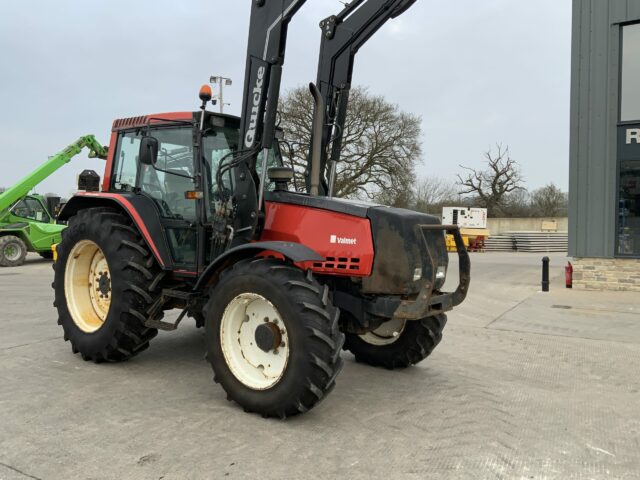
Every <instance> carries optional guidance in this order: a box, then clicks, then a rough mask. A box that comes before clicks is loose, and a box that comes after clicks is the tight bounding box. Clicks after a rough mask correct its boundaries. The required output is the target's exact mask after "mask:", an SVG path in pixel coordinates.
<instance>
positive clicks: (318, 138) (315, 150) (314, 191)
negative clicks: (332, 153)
mask: <svg viewBox="0 0 640 480" xmlns="http://www.w3.org/2000/svg"><path fill="white" fill-rule="evenodd" d="M309 90H310V91H311V95H313V101H314V104H315V109H314V111H315V116H314V117H313V126H312V129H311V130H312V132H313V144H312V146H311V175H310V178H309V186H310V187H309V194H310V195H311V196H312V197H317V196H318V194H319V190H320V164H321V160H322V131H323V129H324V114H325V105H324V99H323V98H322V94H321V93H320V90H319V89H318V87H317V86H316V85H315V84H314V83H310V84H309Z"/></svg>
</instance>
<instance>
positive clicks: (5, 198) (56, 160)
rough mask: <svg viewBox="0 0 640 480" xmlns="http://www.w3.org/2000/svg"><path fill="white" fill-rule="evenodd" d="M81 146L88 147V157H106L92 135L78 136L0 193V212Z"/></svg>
mask: <svg viewBox="0 0 640 480" xmlns="http://www.w3.org/2000/svg"><path fill="white" fill-rule="evenodd" d="M83 148H88V149H89V157H90V158H101V159H103V160H104V159H106V158H107V148H105V147H103V146H102V145H100V143H99V142H98V141H97V140H96V138H95V137H94V136H93V135H85V136H84V137H80V138H79V139H78V140H76V141H75V142H74V143H72V144H71V145H69V146H68V147H67V148H65V149H64V150H62V151H61V152H58V153H56V154H55V155H54V156H53V157H51V158H49V159H48V160H47V161H46V162H44V163H43V164H42V165H40V166H39V167H38V168H36V169H35V170H33V171H32V172H31V173H29V174H28V175H27V176H26V177H24V178H23V179H22V180H20V181H19V182H17V183H16V184H15V185H13V186H11V187H10V188H8V189H7V190H5V191H4V192H3V193H2V194H0V212H3V211H5V210H7V209H9V208H10V207H11V206H12V205H13V204H14V203H16V202H17V201H18V200H20V199H21V198H23V197H24V196H26V195H27V194H28V193H29V192H30V191H31V190H33V189H34V188H35V187H36V186H37V185H38V184H39V183H41V182H43V181H44V180H45V179H47V178H48V177H49V176H51V175H52V174H53V173H54V172H56V171H57V170H58V169H60V168H61V167H62V166H64V165H65V164H67V163H69V162H70V161H71V159H72V158H73V157H75V156H76V155H78V154H79V153H80V152H81V151H82V149H83Z"/></svg>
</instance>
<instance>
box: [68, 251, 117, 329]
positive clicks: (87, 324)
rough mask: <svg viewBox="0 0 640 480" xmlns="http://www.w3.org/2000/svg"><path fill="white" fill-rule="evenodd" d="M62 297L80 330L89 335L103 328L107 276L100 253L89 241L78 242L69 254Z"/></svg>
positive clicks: (108, 284) (107, 300) (108, 298)
mask: <svg viewBox="0 0 640 480" xmlns="http://www.w3.org/2000/svg"><path fill="white" fill-rule="evenodd" d="M64 294H65V298H66V300H67V308H68V310H69V314H70V315H71V318H72V320H73V322H74V323H75V324H76V326H77V327H78V328H79V329H80V330H82V331H83V332H85V333H93V332H96V331H98V330H99V329H100V328H101V327H102V325H104V322H105V320H106V319H107V315H108V314H109V307H110V306H111V272H110V271H109V264H108V263H107V259H106V258H105V256H104V253H103V252H102V250H101V249H100V247H98V245H96V244H95V243H94V242H92V241H91V240H82V241H80V242H78V243H77V244H76V245H75V246H74V247H73V249H72V250H71V253H69V257H68V258H67V265H66V268H65V272H64Z"/></svg>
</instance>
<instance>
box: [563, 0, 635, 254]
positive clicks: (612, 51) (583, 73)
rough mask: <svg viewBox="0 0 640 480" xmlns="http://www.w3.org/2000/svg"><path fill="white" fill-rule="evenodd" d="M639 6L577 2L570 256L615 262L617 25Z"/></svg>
mask: <svg viewBox="0 0 640 480" xmlns="http://www.w3.org/2000/svg"><path fill="white" fill-rule="evenodd" d="M638 19H640V0H573V38H572V60H571V61H572V76H571V144H570V166H569V170H570V175H569V254H570V255H571V256H575V257H595V258H603V257H604V258H606V257H609V258H611V257H613V256H614V254H615V244H616V215H617V205H616V204H617V191H616V189H617V151H616V142H617V131H616V125H617V123H618V105H619V70H620V28H619V25H618V24H619V23H622V22H628V21H634V20H638Z"/></svg>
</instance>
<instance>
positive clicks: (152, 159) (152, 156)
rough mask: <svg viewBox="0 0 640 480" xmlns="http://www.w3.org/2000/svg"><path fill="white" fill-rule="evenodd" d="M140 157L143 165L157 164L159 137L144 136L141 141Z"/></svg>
mask: <svg viewBox="0 0 640 480" xmlns="http://www.w3.org/2000/svg"><path fill="white" fill-rule="evenodd" d="M138 159H139V161H140V163H141V164H142V165H155V164H156V162H157V161H158V139H157V138H155V137H143V138H142V141H141V142H140V152H139V154H138Z"/></svg>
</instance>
